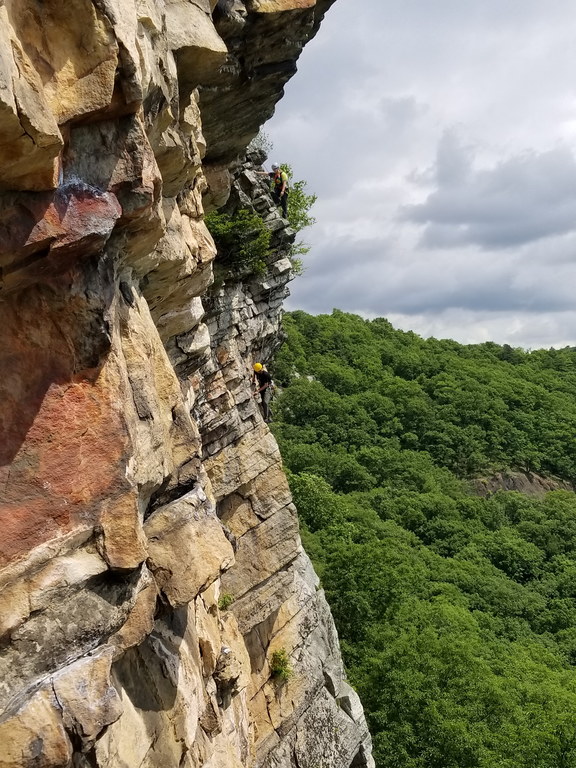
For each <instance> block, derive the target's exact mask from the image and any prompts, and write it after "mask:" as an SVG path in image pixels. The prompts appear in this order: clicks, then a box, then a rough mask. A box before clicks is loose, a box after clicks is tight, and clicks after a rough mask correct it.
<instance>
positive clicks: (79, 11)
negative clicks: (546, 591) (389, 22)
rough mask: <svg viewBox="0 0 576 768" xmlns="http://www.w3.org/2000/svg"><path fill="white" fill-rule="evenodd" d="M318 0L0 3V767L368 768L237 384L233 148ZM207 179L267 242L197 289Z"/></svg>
mask: <svg viewBox="0 0 576 768" xmlns="http://www.w3.org/2000/svg"><path fill="white" fill-rule="evenodd" d="M329 5H330V2H329V1H328V0H324V2H321V1H320V0H318V2H315V0H249V1H248V2H246V3H240V2H237V1H236V0H234V1H231V0H221V2H219V3H216V2H214V0H166V1H165V2H164V0H122V1H120V0H69V2H68V3H65V4H62V3H61V2H60V0H43V2H40V0H2V1H0V38H1V39H0V158H1V160H2V162H1V164H0V169H1V170H0V189H1V194H0V269H1V272H0V371H1V373H2V375H1V377H0V428H1V434H2V440H1V443H0V516H1V521H2V536H1V538H0V585H1V592H0V710H1V715H0V766H1V768H32V767H33V768H60V767H62V768H64V767H65V766H79V767H82V766H92V767H93V766H99V767H100V768H104V767H106V768H152V767H158V768H159V767H160V766H162V768H170V767H171V766H174V767H176V766H179V767H180V768H192V767H194V768H196V767H199V766H206V767H208V766H209V767H210V768H219V767H221V768H225V767H226V768H234V767H235V766H236V767H237V768H240V767H242V768H245V767H247V766H254V767H256V766H262V767H263V768H264V766H266V767H267V768H273V767H280V766H282V768H284V767H286V768H288V766H294V767H296V766H298V768H317V767H318V766H334V767H335V768H340V766H341V767H342V768H348V767H349V766H351V765H354V766H363V765H367V766H369V765H371V764H372V763H371V757H370V749H369V736H368V734H367V731H366V727H365V722H364V718H363V715H362V711H361V708H360V706H359V703H358V700H357V697H356V696H355V694H354V693H353V692H352V691H351V689H350V688H349V687H348V686H347V684H346V682H345V681H344V679H343V673H342V665H341V661H340V656H339V650H338V641H337V636H336V633H335V630H334V626H333V622H332V619H331V617H330V613H329V610H328V608H327V605H326V603H325V601H324V598H323V595H322V592H321V590H319V589H318V583H317V579H316V576H315V575H314V572H313V570H312V568H311V565H310V563H309V561H308V559H307V557H306V555H305V554H304V552H303V551H302V548H301V545H300V540H299V537H298V526H297V518H296V511H295V509H294V507H293V505H292V503H291V498H290V494H289V491H288V487H287V484H286V480H285V477H284V475H283V473H282V470H281V463H280V457H279V454H278V448H277V445H276V443H275V441H274V439H273V437H272V435H271V434H270V432H269V430H268V428H267V426H266V425H265V424H264V423H263V421H262V418H261V416H260V413H259V411H258V408H257V406H256V403H255V401H254V398H253V397H252V395H251V390H250V381H249V370H250V364H251V362H252V361H253V360H254V359H255V357H256V356H258V357H260V356H262V355H264V356H266V357H267V356H268V355H269V354H270V352H271V350H272V349H273V348H274V346H275V345H276V344H277V339H278V329H279V322H280V316H281V306H282V299H283V297H284V295H285V293H286V284H287V282H288V280H289V278H290V262H289V260H287V258H286V256H287V248H288V245H289V241H290V238H291V234H290V232H289V231H288V232H287V231H286V226H285V222H283V221H282V220H281V219H280V218H279V216H278V213H277V212H276V211H275V210H274V209H273V208H272V207H271V205H270V201H269V199H268V198H267V196H266V191H265V188H264V187H263V186H262V184H261V182H260V181H259V180H258V177H256V176H254V175H253V173H252V171H251V170H250V167H249V166H246V165H238V163H237V162H236V156H237V155H238V153H239V152H241V151H242V150H243V149H244V148H245V146H246V143H247V141H248V140H249V139H250V138H251V136H252V135H253V134H254V133H255V131H256V130H257V127H258V125H259V124H260V123H261V122H262V121H263V120H264V119H265V118H266V117H267V116H268V115H269V114H270V112H271V110H272V109H273V105H274V103H275V101H276V100H277V98H278V97H279V96H280V95H281V91H282V86H283V84H284V82H285V81H286V79H287V78H288V77H289V76H290V75H291V74H292V73H293V72H294V69H295V59H296V58H297V54H298V52H299V50H300V48H301V47H302V45H303V44H304V42H305V41H306V40H307V39H308V38H309V37H310V36H311V35H312V34H313V33H314V32H315V31H316V30H317V27H318V24H319V21H320V19H321V17H322V15H323V13H324V11H325V10H326V9H327V7H328V6H329ZM203 124H204V126H205V127H206V131H204V130H203ZM207 152H208V154H209V158H210V163H209V164H208V165H206V163H203V158H205V157H206V155H207ZM232 177H235V183H234V193H233V195H232V197H231V202H230V205H243V206H246V205H248V206H252V207H254V208H255V209H256V210H258V211H259V212H260V213H261V215H263V216H264V217H265V218H266V219H267V222H268V225H269V226H270V228H271V229H272V230H273V232H274V237H275V246H276V251H275V255H274V257H273V258H271V259H270V264H269V265H268V270H267V273H266V274H265V275H264V276H262V277H260V278H255V277H250V276H246V278H245V279H243V280H224V281H223V282H222V281H220V283H219V286H218V288H216V287H215V286H212V287H210V286H211V284H212V277H213V261H214V258H215V248H214V243H213V241H212V238H211V236H210V234H209V232H208V231H207V229H206V227H205V224H204V222H203V213H204V205H205V204H209V205H212V206H214V205H217V204H222V203H223V202H225V200H226V199H227V198H228V194H229V191H230V184H231V181H232ZM275 651H278V652H281V653H280V656H282V655H284V656H286V657H287V658H288V659H289V664H290V668H291V669H290V672H291V674H289V675H284V676H281V675H279V674H278V670H277V669H275V668H274V663H273V658H274V652H275ZM284 678H287V679H284Z"/></svg>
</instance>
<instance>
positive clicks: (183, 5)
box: [166, 0, 228, 90]
mask: <svg viewBox="0 0 576 768" xmlns="http://www.w3.org/2000/svg"><path fill="white" fill-rule="evenodd" d="M209 12H210V7H209V6H207V7H205V8H202V7H200V5H196V4H195V3H189V2H185V1H184V0H168V2H167V6H166V26H167V34H168V44H169V46H170V48H171V49H172V50H173V51H174V52H175V55H176V61H177V64H178V76H179V79H180V82H181V83H184V84H185V87H186V88H187V89H189V90H191V89H192V88H194V87H196V86H197V85H200V84H203V85H204V84H208V83H210V82H211V81H212V80H213V79H214V73H215V72H217V70H218V68H219V67H220V66H221V65H222V64H223V63H224V62H225V61H226V54H227V53H228V49H227V48H226V45H225V43H224V42H223V40H222V38H221V37H220V36H219V35H218V34H217V32H216V30H215V28H214V25H213V24H212V22H211V20H210V16H209Z"/></svg>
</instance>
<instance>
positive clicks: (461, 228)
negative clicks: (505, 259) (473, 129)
mask: <svg viewBox="0 0 576 768" xmlns="http://www.w3.org/2000/svg"><path fill="white" fill-rule="evenodd" d="M435 181H436V184H437V189H436V190H435V191H434V192H432V193H431V194H430V195H429V196H428V198H427V199H426V201H425V202H424V203H421V204H418V205H410V206H406V207H405V208H404V209H403V211H402V215H403V217H404V218H405V219H406V220H408V221H412V222H415V223H417V224H425V225H426V227H425V230H424V236H423V239H422V243H423V245H425V246H426V247H428V248H458V247H461V246H466V245H469V244H474V245H479V246H480V247H482V248H486V249H492V250H493V249H499V248H509V247H512V246H516V245H521V244H523V243H527V242H530V241H533V240H539V239H541V238H545V237H551V236H556V235H559V234H565V233H567V232H573V231H575V230H576V161H575V160H574V156H573V154H572V153H571V152H570V151H569V150H568V149H567V148H557V149H553V150H550V151H548V152H543V153H536V152H529V153H528V152H526V153H523V154H521V155H517V156H514V157H510V158H507V159H506V160H503V161H501V162H500V163H498V164H497V165H496V166H495V167H493V168H490V169H475V168H474V165H473V156H472V154H471V153H470V152H467V151H466V150H464V149H463V148H462V147H461V146H460V145H459V143H458V140H457V139H456V138H455V137H454V135H453V134H449V133H448V134H445V135H444V137H443V138H442V140H441V142H440V145H439V148H438V156H437V162H436V169H435Z"/></svg>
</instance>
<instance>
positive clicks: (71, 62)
mask: <svg viewBox="0 0 576 768" xmlns="http://www.w3.org/2000/svg"><path fill="white" fill-rule="evenodd" d="M7 9H8V17H9V20H10V23H11V25H12V27H13V29H14V31H15V34H16V36H17V38H18V39H19V40H20V41H21V43H22V47H23V50H24V55H25V57H26V58H25V60H26V63H27V65H28V67H29V68H33V70H34V71H35V72H36V73H37V82H38V84H40V83H41V84H42V88H43V92H44V94H45V96H46V100H47V103H48V106H49V109H50V111H51V113H52V114H54V116H55V117H56V120H57V122H58V123H59V124H61V123H65V122H67V121H69V120H71V119H72V118H77V117H79V116H84V115H88V114H90V113H93V112H97V111H99V110H101V109H104V108H105V107H107V106H108V105H109V103H110V101H111V100H112V95H113V92H114V77H115V74H116V66H117V63H118V44H117V42H116V39H115V37H114V35H113V34H112V30H111V29H110V24H109V22H108V19H107V18H106V17H105V16H103V15H102V14H101V13H100V12H99V11H98V10H97V8H96V7H95V6H94V4H93V3H92V2H90V0H70V2H69V3H67V4H66V5H65V6H63V5H62V4H61V3H59V2H58V0H48V2H45V3H43V4H42V10H41V12H40V9H39V8H38V6H37V4H36V3H35V2H34V0H18V2H11V1H10V0H9V2H8V3H7ZM87 37H89V39H90V45H89V46H86V44H85V42H84V41H85V40H86V38H87Z"/></svg>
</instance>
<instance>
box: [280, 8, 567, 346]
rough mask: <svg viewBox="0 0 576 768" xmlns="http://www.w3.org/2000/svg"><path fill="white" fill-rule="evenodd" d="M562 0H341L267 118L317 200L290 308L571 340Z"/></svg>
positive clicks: (536, 340)
mask: <svg viewBox="0 0 576 768" xmlns="http://www.w3.org/2000/svg"><path fill="white" fill-rule="evenodd" d="M572 14H573V9H572V7H571V4H570V3H569V2H568V0H555V2H554V3H552V4H546V5H544V4H542V2H541V0H522V1H521V0H507V2H506V3H501V2H498V1H497V0H485V2H483V3H462V2H461V0H435V2H434V3H430V2H429V0H404V2H402V3H382V1H381V0H364V2H362V3H361V4H359V3H358V2H357V0H356V2H355V1H354V0H338V2H337V3H336V4H335V5H334V6H333V7H332V9H331V10H330V11H329V13H328V14H327V16H326V19H325V21H324V25H323V28H322V29H321V30H320V32H319V34H318V36H317V37H316V38H315V40H314V41H312V43H311V44H310V46H309V47H308V48H306V49H305V51H304V53H303V56H302V59H301V63H300V65H299V69H300V72H299V74H298V75H297V76H296V77H295V78H294V80H293V81H292V82H291V83H290V84H289V85H288V88H287V95H286V97H285V99H284V100H283V101H282V102H280V105H279V107H278V111H277V116H276V117H275V118H274V120H273V121H272V122H271V123H270V124H269V128H270V135H271V137H272V140H273V141H274V144H275V150H274V156H275V158H276V157H278V158H280V159H281V160H287V161H288V162H290V163H291V164H292V166H293V168H294V171H295V175H296V177H297V178H305V179H307V181H308V184H309V188H310V190H311V191H313V192H316V193H317V194H318V196H319V202H318V204H317V206H316V209H315V211H314V214H315V216H316V218H317V224H316V226H315V227H314V228H313V229H312V230H310V231H309V232H307V233H305V239H307V240H309V242H310V243H311V244H312V246H313V248H312V251H311V252H310V254H309V255H308V257H307V259H306V261H307V263H308V265H309V266H308V270H307V272H306V273H305V274H304V276H303V277H301V278H299V279H298V280H297V281H296V282H295V283H294V284H293V297H292V299H291V304H290V306H291V307H292V308H296V307H299V308H302V309H305V310H307V311H310V312H326V311H328V312H329V311H330V310H331V309H332V308H333V307H339V308H340V309H343V310H346V311H352V312H359V313H360V314H364V315H366V316H375V315H380V316H387V317H389V319H390V320H391V321H392V322H395V318H396V322H398V323H399V324H401V327H403V328H413V330H416V331H418V332H420V333H424V334H428V333H432V334H435V335H449V336H452V337H453V338H456V339H458V340H462V341H467V340H476V339H477V337H482V339H481V340H486V338H490V337H486V336H485V334H487V333H488V334H489V333H492V334H493V338H494V340H496V341H501V342H504V341H507V342H508V343H511V344H516V345H518V344H525V345H527V346H532V347H535V346H539V345H543V346H550V345H552V344H559V345H563V344H567V343H571V344H576V322H575V319H574V316H573V314H572V313H571V307H572V306H574V301H573V298H572V293H573V286H574V285H575V284H576V160H575V158H574V154H573V150H574V144H573V142H574V140H575V139H576V88H575V87H574V84H573V75H572V73H573V72H574V71H576V48H575V47H574V46H573V44H572V39H571V38H572V25H571V23H570V22H571V18H572Z"/></svg>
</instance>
